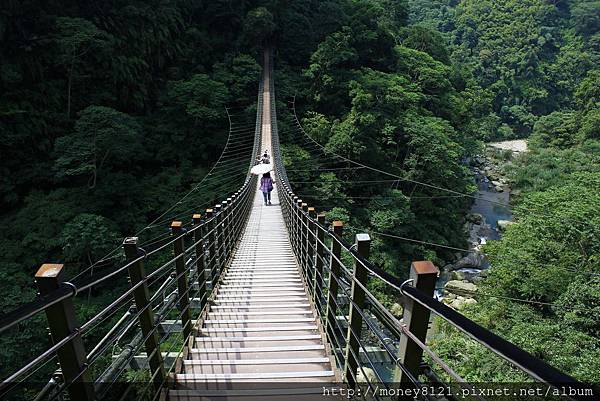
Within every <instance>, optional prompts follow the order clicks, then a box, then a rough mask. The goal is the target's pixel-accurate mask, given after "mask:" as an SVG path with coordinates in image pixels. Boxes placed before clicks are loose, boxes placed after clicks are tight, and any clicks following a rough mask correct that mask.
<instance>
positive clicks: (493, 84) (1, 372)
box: [0, 0, 600, 382]
mask: <svg viewBox="0 0 600 401" xmlns="http://www.w3.org/2000/svg"><path fill="white" fill-rule="evenodd" d="M267 47H268V48H271V49H273V53H274V63H275V88H276V99H277V113H278V124H279V134H280V137H281V141H282V153H283V159H284V163H285V165H286V168H287V169H288V176H289V179H290V183H291V184H292V186H293V187H294V190H295V191H296V193H297V194H299V195H300V196H302V198H303V199H305V200H306V201H307V202H308V203H309V204H311V205H314V206H315V207H317V208H318V210H319V211H324V212H326V214H327V220H328V222H331V221H333V220H337V219H339V220H343V221H344V223H345V224H346V227H347V228H346V232H345V235H346V236H347V237H348V238H351V236H352V235H353V234H354V233H356V232H358V231H368V232H375V233H379V234H382V235H378V236H374V237H373V241H372V249H371V256H370V259H371V260H372V261H373V262H374V263H375V264H377V265H378V266H380V267H382V268H383V269H385V270H386V271H387V272H389V273H391V274H393V275H395V276H397V277H399V278H403V279H404V278H407V276H408V269H409V267H410V262H411V261H414V260H420V259H429V260H432V261H433V262H434V263H435V264H436V265H439V266H440V267H442V266H444V265H446V264H447V263H449V262H450V261H454V260H455V259H456V258H457V255H456V253H457V252H459V251H461V250H464V249H465V247H467V237H468V233H467V232H466V231H465V222H466V216H467V214H468V212H469V208H470V206H471V204H472V203H473V197H474V194H475V191H476V189H477V187H476V183H475V180H474V178H473V173H472V170H471V169H470V166H469V161H470V160H473V158H474V157H476V156H478V155H480V154H481V153H482V150H483V149H484V144H485V143H486V142H490V141H495V140H504V139H515V138H524V139H527V140H528V144H529V153H527V154H526V155H524V156H522V157H519V158H517V160H515V161H514V163H512V164H511V167H510V168H509V169H508V170H509V171H507V175H508V177H509V179H510V183H511V186H512V187H513V188H514V189H518V190H519V191H520V193H521V195H520V196H517V197H514V202H513V203H514V205H513V206H514V212H515V223H516V224H513V225H512V226H510V228H509V229H508V230H507V231H506V232H505V233H504V234H503V238H502V239H500V240H498V241H491V242H490V243H488V244H486V246H485V247H484V252H485V253H486V254H488V256H489V259H490V262H491V264H492V268H491V269H490V271H489V277H488V278H487V279H486V280H485V282H484V283H483V284H482V287H481V294H483V295H481V297H480V298H478V301H477V303H476V304H475V305H472V306H470V307H468V308H466V309H465V310H464V311H463V313H465V314H466V315H467V316H468V317H470V318H472V319H473V320H475V321H477V322H479V323H480V324H482V325H484V326H486V327H487V328H489V329H490V330H492V331H494V332H496V333H498V334H500V335H502V336H504V337H506V338H507V339H509V340H511V341H512V342H514V343H515V344H517V345H519V346H521V347H523V348H524V349H526V350H528V351H530V352H532V353H534V355H536V356H539V357H540V358H542V359H544V360H546V361H548V362H549V363H551V364H552V365H554V366H555V367H557V368H559V369H562V370H564V371H565V372H567V373H569V374H571V375H573V376H574V377H576V378H577V379H580V380H586V381H590V382H599V381H600V376H599V375H600V373H599V372H600V366H599V365H598V363H599V361H600V355H599V354H598V352H599V351H598V350H600V343H599V341H600V340H599V336H598V334H599V333H600V321H599V319H600V313H599V311H600V284H599V281H598V274H600V248H599V245H598V244H600V241H598V240H599V238H598V236H599V234H600V232H599V231H598V227H600V221H598V216H600V210H599V209H598V208H599V205H600V199H599V198H598V188H599V187H600V177H599V174H600V167H599V166H600V160H599V157H600V69H599V67H598V66H599V65H600V2H599V1H596V0H555V1H546V0H327V1H318V0H306V1H293V2H292V1H283V0H268V1H267V0H265V1H262V0H251V1H224V0H217V1H195V2H190V1H183V0H160V1H159V0H150V1H141V0H108V1H102V2H94V1H77V2H73V1H63V0H50V1H40V0H26V1H17V0H7V1H4V2H2V4H0V155H1V157H0V205H1V208H0V226H1V227H2V230H0V248H2V249H3V255H4V256H3V261H4V263H3V264H2V267H0V278H1V279H2V280H1V282H2V283H3V284H2V289H3V297H2V299H0V308H1V309H2V310H12V309H14V308H15V307H16V306H18V305H20V304H22V303H23V302H25V301H29V300H32V299H34V298H35V296H36V290H35V288H34V286H33V284H32V276H33V274H34V272H35V270H36V269H37V267H39V265H40V264H42V263H44V262H52V261H57V262H65V263H66V264H67V266H68V268H69V271H70V274H72V275H76V274H78V273H80V272H86V274H87V270H86V269H87V268H88V267H89V266H90V265H92V264H93V263H94V262H95V261H97V260H99V259H101V258H103V257H104V256H105V255H107V254H110V253H111V251H114V249H115V248H116V249H117V250H118V249H119V245H120V243H121V241H122V239H123V237H125V236H127V235H132V234H133V233H136V232H139V230H144V229H146V228H147V227H149V226H152V223H153V222H154V221H155V220H156V219H157V217H161V213H162V211H164V210H166V209H167V210H168V208H169V207H170V206H171V205H172V204H173V203H174V202H176V201H177V199H178V198H179V197H180V196H181V195H182V194H184V193H186V192H188V191H189V190H190V189H192V188H194V186H195V185H197V183H198V182H201V180H202V179H203V177H206V176H207V174H208V172H209V171H210V169H211V167H212V166H213V165H214V164H215V162H216V161H217V160H218V158H219V154H220V152H221V151H222V150H223V147H224V146H225V144H226V142H227V137H228V135H227V133H228V128H229V122H230V119H229V118H228V117H231V116H230V112H231V114H233V113H234V112H232V111H231V110H235V113H237V114H239V115H241V116H243V117H241V118H245V119H246V120H247V121H249V124H250V125H251V127H252V128H253V126H254V125H253V124H254V120H253V119H254V117H255V116H254V114H255V112H256V106H255V101H256V96H257V89H258V82H259V78H260V73H261V57H262V51H263V49H264V48H267ZM252 156H254V155H252ZM348 160H351V161H353V162H354V164H353V163H351V162H348ZM248 162H249V160H248ZM361 166H362V167H361ZM365 166H368V167H369V168H364V167H365ZM381 172H383V174H382V173H381ZM243 179H244V177H243V176H242V177H241V181H240V180H239V179H237V178H236V179H235V180H230V181H226V182H225V183H223V184H222V185H221V184H219V185H215V186H214V187H211V188H210V189H209V190H206V191H204V192H202V193H200V194H196V195H195V196H198V198H194V197H193V198H192V200H191V201H193V202H197V203H198V204H200V203H201V202H204V201H206V202H210V201H212V200H213V199H216V198H217V197H218V196H221V195H223V194H226V193H230V192H232V191H234V190H236V189H237V188H238V187H239V185H240V183H241V182H243ZM161 223H162V221H161ZM163 225H164V227H159V228H156V227H153V226H152V228H153V229H156V231H155V232H153V234H154V235H161V234H162V235H164V231H165V230H166V229H167V225H166V223H165V224H163ZM161 230H162V231H161ZM146 235H147V237H148V238H144V239H145V240H150V239H151V238H150V237H151V236H150V235H149V234H148V233H147V234H146ZM398 237H400V238H409V239H414V241H412V242H411V241H402V240H398ZM431 244H435V246H432V245H431ZM120 257H121V256H120V255H119V257H118V258H116V259H111V260H108V262H106V263H104V264H103V265H102V266H101V267H102V268H108V267H111V266H113V265H114V264H115V263H116V262H117V261H118V260H120V259H119V258H120ZM127 285H128V284H127V283H126V282H125V280H124V281H123V282H122V283H121V282H120V283H117V284H116V285H115V286H105V287H99V288H96V289H94V291H91V292H90V295H89V296H88V299H87V303H85V304H84V305H83V306H81V307H80V308H79V309H78V310H77V313H78V315H79V317H81V318H82V319H85V318H86V317H89V316H93V315H94V314H95V313H97V312H98V310H100V309H101V306H102V305H104V304H106V303H107V302H109V301H110V300H112V299H114V298H115V295H116V294H118V292H119V290H120V289H122V288H125V286H127ZM371 286H372V289H373V291H375V292H376V293H377V294H378V296H380V297H381V299H382V300H383V302H384V303H385V304H386V305H387V306H391V305H393V304H394V303H396V302H397V301H398V298H399V296H398V294H397V293H395V292H394V291H392V290H390V289H389V288H384V286H381V285H380V283H377V282H375V281H374V282H373V283H372V284H371ZM515 300H516V301H515ZM40 322H41V319H40V320H38V321H33V322H29V323H27V324H26V325H24V330H22V333H21V334H22V336H21V337H20V338H17V337H16V336H6V337H2V338H0V358H1V359H2V361H3V363H2V366H0V377H5V376H6V375H7V374H8V371H9V368H10V367H14V366H16V364H17V362H18V361H22V360H25V359H27V358H28V357H29V356H31V355H32V352H34V351H40V350H42V349H44V347H45V346H46V345H47V336H46V335H45V333H44V329H43V327H44V326H43V324H41V323H40ZM437 330H438V331H437V333H436V336H435V337H434V338H433V340H432V343H433V345H434V348H435V350H436V352H439V353H440V355H442V356H443V357H444V359H445V360H452V362H451V366H452V367H453V368H454V369H456V371H457V372H458V373H459V374H461V375H462V376H463V377H464V378H465V379H467V380H472V381H486V380H500V381H501V380H504V381H511V380H516V379H520V376H515V373H514V371H513V370H512V368H510V367H508V366H506V365H504V364H500V363H498V362H497V361H496V360H494V359H489V354H485V353H484V352H481V350H480V349H476V347H475V346H473V344H472V342H469V341H468V340H466V339H465V338H464V336H460V335H459V334H458V333H456V332H453V331H452V330H451V329H450V328H449V327H446V326H444V325H443V324H440V325H439V326H438V327H437ZM531 333H534V335H532V334H531ZM23 341H27V342H28V343H29V344H31V346H30V349H27V350H23V349H22V348H21V347H17V346H16V345H17V344H18V343H19V342H23ZM557 345H559V346H557ZM465 349H466V350H467V351H469V352H464V350H465ZM460 350H463V351H462V352H459V351H460ZM5 362H6V363H5Z"/></svg>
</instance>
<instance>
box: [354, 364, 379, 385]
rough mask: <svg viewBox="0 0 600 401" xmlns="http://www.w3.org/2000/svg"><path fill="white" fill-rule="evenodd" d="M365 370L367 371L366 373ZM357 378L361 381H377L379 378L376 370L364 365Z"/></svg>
mask: <svg viewBox="0 0 600 401" xmlns="http://www.w3.org/2000/svg"><path fill="white" fill-rule="evenodd" d="M363 371H364V372H365V373H364V374H363ZM365 376H366V377H365ZM356 379H357V381H358V382H359V383H375V382H377V380H378V378H377V374H376V373H375V371H374V370H373V369H371V368H367V367H365V366H363V368H362V369H358V376H357V377H356Z"/></svg>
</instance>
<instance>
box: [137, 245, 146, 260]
mask: <svg viewBox="0 0 600 401" xmlns="http://www.w3.org/2000/svg"><path fill="white" fill-rule="evenodd" d="M138 250H139V251H140V252H141V253H143V254H144V259H147V258H148V252H146V250H145V249H144V248H142V247H138Z"/></svg>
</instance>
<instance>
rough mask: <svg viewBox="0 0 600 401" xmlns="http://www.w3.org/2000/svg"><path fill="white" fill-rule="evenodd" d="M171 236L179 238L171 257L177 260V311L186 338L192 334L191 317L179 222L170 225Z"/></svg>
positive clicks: (181, 231)
mask: <svg viewBox="0 0 600 401" xmlns="http://www.w3.org/2000/svg"><path fill="white" fill-rule="evenodd" d="M171 235H172V236H173V237H175V238H177V237H180V238H179V239H176V240H175V242H173V255H174V256H175V257H176V258H177V259H176V260H175V273H176V274H177V295H178V297H179V302H178V306H179V311H180V312H181V328H182V330H183V338H188V336H189V335H190V333H191V332H192V317H191V313H190V291H189V288H188V275H187V272H186V267H185V244H184V240H183V227H182V224H181V221H174V222H172V223H171Z"/></svg>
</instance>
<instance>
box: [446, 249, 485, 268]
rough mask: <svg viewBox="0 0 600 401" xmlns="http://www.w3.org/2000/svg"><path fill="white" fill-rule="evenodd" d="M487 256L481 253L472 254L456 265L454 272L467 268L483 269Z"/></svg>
mask: <svg viewBox="0 0 600 401" xmlns="http://www.w3.org/2000/svg"><path fill="white" fill-rule="evenodd" d="M484 258H485V256H484V255H482V254H480V253H470V254H468V255H467V256H465V257H464V258H462V259H460V260H459V261H458V262H456V263H455V264H454V266H452V267H453V269H452V270H458V269H464V268H467V267H470V268H474V269H481V268H482V266H483V261H484Z"/></svg>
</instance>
